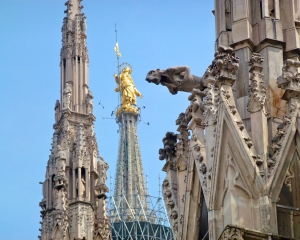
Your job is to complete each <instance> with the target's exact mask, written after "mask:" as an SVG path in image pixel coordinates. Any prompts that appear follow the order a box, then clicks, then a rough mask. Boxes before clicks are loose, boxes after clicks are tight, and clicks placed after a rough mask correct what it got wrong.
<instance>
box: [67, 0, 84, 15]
mask: <svg viewBox="0 0 300 240" xmlns="http://www.w3.org/2000/svg"><path fill="white" fill-rule="evenodd" d="M81 1H82V0H68V1H67V2H66V3H65V5H66V6H67V9H66V10H65V11H64V13H66V14H67V18H69V19H75V16H76V15H77V14H82V13H81V9H82V8H83V6H82V5H81Z"/></svg>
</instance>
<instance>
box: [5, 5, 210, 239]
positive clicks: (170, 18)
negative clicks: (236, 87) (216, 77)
mask: <svg viewBox="0 0 300 240" xmlns="http://www.w3.org/2000/svg"><path fill="white" fill-rule="evenodd" d="M65 1H66V0H26V1H25V0H1V8H0V22H1V24H0V32H1V35H0V53H1V55H0V89H1V94H0V104H1V109H2V110H1V124H0V153H1V157H0V162H1V168H0V178H1V181H0V190H1V197H0V209H1V210H0V240H2V239H3V240H20V239H25V240H31V239H37V236H38V235H39V231H38V229H39V228H40V224H39V222H40V221H41V218H40V213H39V211H40V208H39V202H40V200H41V198H42V188H41V185H40V184H39V182H40V181H44V178H45V171H46V164H47V161H48V157H49V154H50V148H51V139H52V134H53V127H52V126H53V123H54V104H55V101H56V99H58V98H59V91H60V89H59V82H60V76H59V73H60V69H59V59H60V56H59V54H60V48H61V26H62V20H63V17H64V10H65V9H66V7H65V5H64V3H65ZM213 2H214V1H213V0H101V1H96V0H84V1H83V2H82V4H83V5H84V9H83V12H84V13H85V15H86V16H87V25H88V30H87V34H88V39H87V44H88V50H89V59H90V63H89V80H90V88H91V90H92V92H93V95H94V97H95V98H94V103H95V106H94V114H95V116H96V118H97V120H96V122H95V131H96V134H97V140H98V146H99V150H100V154H101V156H103V157H104V159H105V161H107V162H108V164H109V165H110V169H109V174H110V173H111V174H112V176H113V178H114V175H115V167H116V166H115V165H116V159H117V151H118V141H119V135H118V133H117V130H118V126H117V124H116V122H115V120H113V119H103V117H108V118H110V115H111V112H112V111H113V110H114V109H115V108H116V106H117V105H118V95H117V93H115V92H114V88H115V87H116V83H115V81H114V78H113V73H116V72H117V60H116V56H115V52H114V51H113V48H114V45H115V23H116V24H117V29H118V40H119V46H120V52H121V53H122V58H121V62H129V63H130V64H131V65H132V67H133V73H132V77H133V79H134V81H135V84H136V87H137V89H138V90H139V91H140V92H141V93H142V94H143V96H144V98H143V99H138V104H139V105H140V106H145V107H146V108H145V109H143V111H142V121H144V122H149V123H150V125H146V124H144V123H143V122H141V123H140V124H139V125H138V134H139V141H140V147H141V153H142V158H143V164H144V170H145V173H148V187H149V191H150V194H151V195H154V196H157V195H158V176H159V175H160V177H161V178H162V179H163V178H164V176H165V173H164V172H162V171H161V168H162V166H163V164H164V161H160V160H158V149H159V148H161V147H162V146H163V144H162V138H163V137H164V136H165V133H166V132H167V131H176V129H177V128H176V125H175V120H176V119H177V117H178V115H179V113H181V112H184V111H185V110H186V108H187V106H188V105H189V101H188V99H187V97H188V94H187V93H182V92H180V93H178V94H177V95H171V94H170V93H169V92H168V90H167V88H166V87H163V86H157V85H155V84H150V83H148V82H146V81H145V77H146V74H147V72H148V71H149V70H151V69H156V68H160V69H165V68H168V67H171V66H180V65H187V66H190V68H191V73H192V74H194V75H198V76H202V75H203V73H204V71H205V70H206V68H207V67H208V65H209V64H210V63H211V61H212V60H213V54H214V42H215V31H214V16H213V14H212V10H213V9H214V6H213ZM100 101H101V103H102V104H103V106H104V109H103V108H102V106H100V105H98V103H99V102H100ZM161 181H162V180H161ZM109 182H110V181H109V179H108V182H107V183H108V186H110V184H109Z"/></svg>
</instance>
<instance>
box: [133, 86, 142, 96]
mask: <svg viewBox="0 0 300 240" xmlns="http://www.w3.org/2000/svg"><path fill="white" fill-rule="evenodd" d="M134 93H135V95H137V96H138V97H140V98H143V95H142V94H141V93H140V92H139V91H138V90H137V89H136V88H134Z"/></svg>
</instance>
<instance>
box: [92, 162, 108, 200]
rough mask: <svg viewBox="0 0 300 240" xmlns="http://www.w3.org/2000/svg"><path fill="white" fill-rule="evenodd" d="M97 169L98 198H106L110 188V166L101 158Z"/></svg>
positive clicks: (96, 190)
mask: <svg viewBox="0 0 300 240" xmlns="http://www.w3.org/2000/svg"><path fill="white" fill-rule="evenodd" d="M97 169H98V172H99V178H98V182H97V185H96V186H95V192H96V197H98V198H101V197H104V198H106V196H105V193H106V192H108V187H107V186H106V179H107V170H108V164H107V163H106V162H104V159H103V158H102V157H100V160H99V161H98V162H97Z"/></svg>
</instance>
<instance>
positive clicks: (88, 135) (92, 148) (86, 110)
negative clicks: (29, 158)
mask: <svg viewBox="0 0 300 240" xmlns="http://www.w3.org/2000/svg"><path fill="white" fill-rule="evenodd" d="M65 5H66V6H67V10H66V11H65V13H66V17H65V18H64V21H63V27H62V49H61V60H60V68H61V80H60V82H61V96H60V99H61V100H60V101H58V100H57V101H56V104H55V108H54V109H55V124H54V130H55V131H54V134H53V143H52V149H51V155H50V156H49V160H48V164H47V168H46V176H45V181H44V182H43V183H42V184H43V199H42V201H41V202H40V206H41V208H42V211H41V217H42V223H41V224H42V228H41V236H40V239H41V240H50V239H51V240H54V239H55V240H70V239H72V240H74V239H76V240H83V239H85V240H92V239H95V240H99V239H101V240H103V239H107V240H108V239H111V234H110V228H109V226H110V225H109V220H108V218H107V216H106V207H105V205H106V202H105V198H106V195H105V193H106V192H107V191H108V188H107V186H106V184H105V181H106V171H107V169H108V165H107V164H106V163H105V162H104V160H103V158H100V156H99V151H98V146H97V141H96V135H95V133H94V121H95V116H94V115H93V94H92V92H91V90H90V89H89V86H88V54H87V47H86V37H87V36H86V19H85V16H84V14H83V13H81V9H82V8H83V7H82V6H81V0H69V1H67V2H66V4H65ZM98 159H99V161H98ZM103 166H104V167H103Z"/></svg>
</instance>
